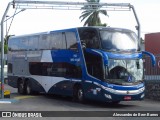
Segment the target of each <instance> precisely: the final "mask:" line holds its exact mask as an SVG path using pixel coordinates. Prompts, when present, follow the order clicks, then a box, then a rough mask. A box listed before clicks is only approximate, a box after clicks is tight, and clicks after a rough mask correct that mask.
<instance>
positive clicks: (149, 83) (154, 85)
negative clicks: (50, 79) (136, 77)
mask: <svg viewBox="0 0 160 120" xmlns="http://www.w3.org/2000/svg"><path fill="white" fill-rule="evenodd" d="M145 86H146V90H145V98H147V99H153V100H160V80H145Z"/></svg>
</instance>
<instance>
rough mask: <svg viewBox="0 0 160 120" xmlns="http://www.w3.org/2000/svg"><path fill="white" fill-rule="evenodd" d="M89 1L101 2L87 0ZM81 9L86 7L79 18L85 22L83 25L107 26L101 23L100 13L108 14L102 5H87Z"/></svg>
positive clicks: (92, 0) (91, 0) (91, 1)
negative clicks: (101, 8) (102, 8)
mask: <svg viewBox="0 0 160 120" xmlns="http://www.w3.org/2000/svg"><path fill="white" fill-rule="evenodd" d="M86 1H87V2H88V3H97V4H98V3H99V2H100V0H86ZM81 9H85V10H84V11H83V12H82V13H81V16H80V17H79V19H81V22H82V21H84V20H86V21H85V22H84V25H83V26H106V24H102V23H101V19H100V16H99V15H100V14H102V15H105V16H108V14H107V11H106V10H100V5H85V6H84V7H82V8H81Z"/></svg>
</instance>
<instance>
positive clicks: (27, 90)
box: [26, 84, 31, 94]
mask: <svg viewBox="0 0 160 120" xmlns="http://www.w3.org/2000/svg"><path fill="white" fill-rule="evenodd" d="M26 92H27V94H30V93H31V88H30V86H29V85H28V84H27V87H26Z"/></svg>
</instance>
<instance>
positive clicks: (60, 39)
mask: <svg viewBox="0 0 160 120" xmlns="http://www.w3.org/2000/svg"><path fill="white" fill-rule="evenodd" d="M50 48H51V49H66V41H65V36H64V34H63V33H62V32H60V33H53V34H51V43H50Z"/></svg>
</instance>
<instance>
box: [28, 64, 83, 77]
mask: <svg viewBox="0 0 160 120" xmlns="http://www.w3.org/2000/svg"><path fill="white" fill-rule="evenodd" d="M29 70H30V73H31V74H32V75H41V76H55V77H69V78H81V77H82V71H81V67H80V66H75V65H72V64H69V63H33V62H32V63H29Z"/></svg>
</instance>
